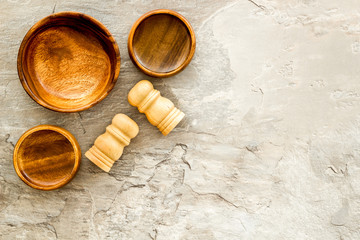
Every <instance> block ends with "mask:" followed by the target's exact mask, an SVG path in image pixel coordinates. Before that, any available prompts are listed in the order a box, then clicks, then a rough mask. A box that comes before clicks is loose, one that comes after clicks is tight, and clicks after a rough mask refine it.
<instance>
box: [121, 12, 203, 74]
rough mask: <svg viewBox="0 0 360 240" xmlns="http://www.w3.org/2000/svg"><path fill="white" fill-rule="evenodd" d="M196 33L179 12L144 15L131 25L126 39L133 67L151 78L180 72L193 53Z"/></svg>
mask: <svg viewBox="0 0 360 240" xmlns="http://www.w3.org/2000/svg"><path fill="white" fill-rule="evenodd" d="M195 42H196V41H195V34H194V31H193V29H192V27H191V25H190V23H189V22H188V21H187V20H186V19H185V18H184V17H183V16H181V15H180V14H179V13H177V12H174V11H171V10H167V9H160V10H154V11H151V12H149V13H146V14H145V15H143V16H142V17H140V18H139V19H138V20H137V21H136V22H135V24H134V25H133V27H132V29H131V31H130V34H129V39H128V50H129V55H130V58H131V59H132V61H133V62H134V64H135V65H136V66H137V67H139V68H140V70H142V71H143V72H144V73H146V74H148V75H150V76H153V77H169V76H172V75H174V74H176V73H178V72H180V71H181V70H183V69H184V68H185V67H186V66H187V65H188V64H189V63H190V61H191V59H192V57H193V55H194V52H195V44H196V43H195Z"/></svg>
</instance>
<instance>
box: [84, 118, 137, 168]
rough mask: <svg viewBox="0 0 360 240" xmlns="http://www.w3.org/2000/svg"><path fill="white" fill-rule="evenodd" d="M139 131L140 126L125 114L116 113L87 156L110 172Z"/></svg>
mask: <svg viewBox="0 0 360 240" xmlns="http://www.w3.org/2000/svg"><path fill="white" fill-rule="evenodd" d="M138 133H139V126H138V125H137V124H136V122H135V121H134V120H132V119H131V118H129V117H128V116H126V115H125V114H116V115H115V117H114V118H113V120H112V123H111V125H109V126H107V127H106V132H105V133H104V134H102V135H100V136H99V137H98V138H97V139H96V140H95V143H94V145H93V146H92V147H91V148H90V149H89V150H88V151H87V152H86V153H85V156H86V157H87V158H88V159H89V160H90V161H92V162H93V163H94V164H95V165H97V166H98V167H99V168H101V169H102V170H104V171H105V172H109V171H110V169H111V167H112V166H113V164H114V162H115V161H116V160H118V159H119V158H120V157H121V155H122V153H123V150H124V147H126V146H128V145H129V144H130V140H131V139H132V138H134V137H136V135H137V134H138Z"/></svg>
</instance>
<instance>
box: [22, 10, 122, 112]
mask: <svg viewBox="0 0 360 240" xmlns="http://www.w3.org/2000/svg"><path fill="white" fill-rule="evenodd" d="M17 68H18V74H19V77H20V81H21V84H22V85H23V87H24V89H25V90H26V92H27V93H28V94H29V95H30V97H31V98H32V99H34V100H35V101H36V102H37V103H39V104H40V105H42V106H44V107H46V108H48V109H51V110H54V111H58V112H77V111H82V110H85V109H88V108H90V107H92V106H93V105H95V104H96V103H98V102H100V101H101V100H103V99H104V98H105V97H106V96H107V95H108V94H109V92H110V91H111V89H112V88H113V87H114V85H115V83H116V80H117V78H118V76H119V71H120V52H119V48H118V46H117V44H116V42H115V39H114V38H113V37H112V35H111V34H110V32H109V31H108V30H107V29H106V28H105V26H104V25H102V24H101V23H100V22H99V21H97V20H96V19H94V18H92V17H90V16H88V15H85V14H82V13H76V12H60V13H55V14H52V15H50V16H47V17H45V18H43V19H42V20H40V21H39V22H37V23H36V24H35V25H34V26H33V27H31V28H30V30H29V31H28V32H27V34H26V35H25V37H24V39H23V41H22V43H21V46H20V49H19V54H18V62H17Z"/></svg>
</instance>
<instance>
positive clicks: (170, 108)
mask: <svg viewBox="0 0 360 240" xmlns="http://www.w3.org/2000/svg"><path fill="white" fill-rule="evenodd" d="M128 101H129V103H130V104H131V105H132V106H134V107H137V108H138V110H139V112H141V113H145V115H146V117H147V119H148V120H149V122H150V123H151V124H152V125H154V126H156V127H157V128H158V129H159V130H160V132H161V133H162V134H163V135H165V136H166V135H168V134H169V133H170V132H171V130H173V129H174V128H175V127H176V125H178V123H179V122H180V121H181V120H182V119H183V118H184V116H185V114H184V113H183V112H182V111H180V110H179V109H177V108H176V107H175V106H174V103H173V102H171V101H170V100H169V99H167V98H164V97H162V96H161V95H160V92H159V91H158V90H156V89H154V87H153V85H152V84H151V82H149V81H147V80H142V81H140V82H138V83H137V84H136V85H135V86H134V87H133V88H132V89H131V90H130V92H129V95H128Z"/></svg>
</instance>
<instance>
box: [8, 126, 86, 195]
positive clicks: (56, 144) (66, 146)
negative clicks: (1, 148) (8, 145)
mask: <svg viewBox="0 0 360 240" xmlns="http://www.w3.org/2000/svg"><path fill="white" fill-rule="evenodd" d="M13 157H14V158H13V160H14V168H15V171H16V173H17V175H18V176H19V177H20V178H21V180H23V181H24V182H25V183H26V184H27V185H29V186H30V187H33V188H36V189H41V190H53V189H56V188H59V187H62V186H64V185H65V184H66V183H68V182H69V181H70V180H71V179H72V178H73V177H74V176H75V174H76V172H77V171H78V169H79V166H80V161H81V151H80V147H79V144H78V142H77V141H76V139H75V137H74V136H73V135H72V134H71V133H70V132H68V131H67V130H65V129H63V128H60V127H56V126H52V125H39V126H37V127H34V128H31V129H29V130H28V131H27V132H25V133H24V134H23V135H22V136H21V137H20V139H19V140H18V142H17V143H16V146H15V148H14V155H13Z"/></svg>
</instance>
